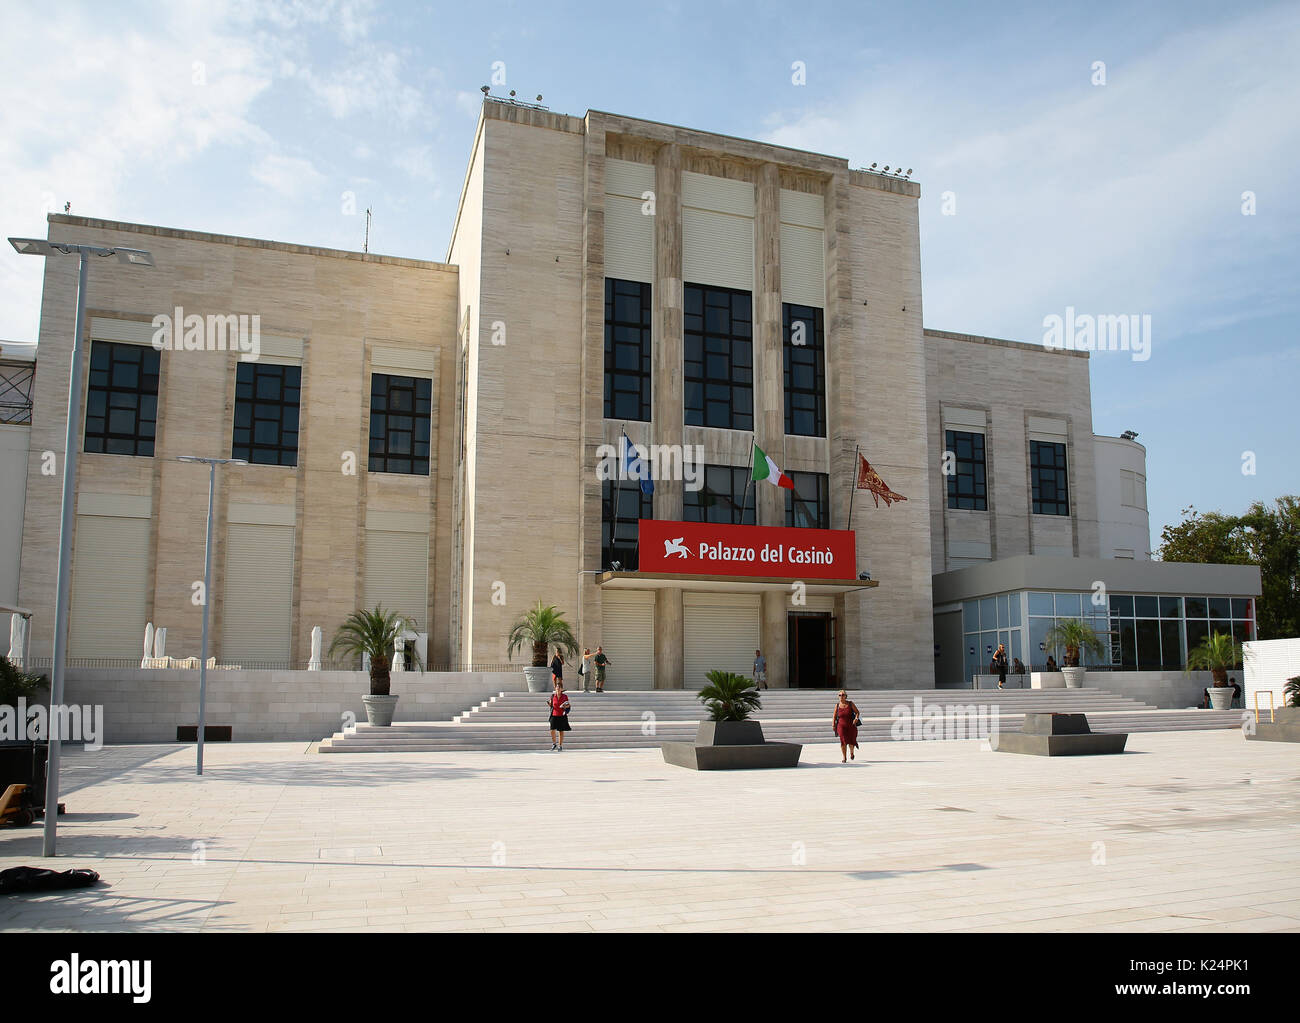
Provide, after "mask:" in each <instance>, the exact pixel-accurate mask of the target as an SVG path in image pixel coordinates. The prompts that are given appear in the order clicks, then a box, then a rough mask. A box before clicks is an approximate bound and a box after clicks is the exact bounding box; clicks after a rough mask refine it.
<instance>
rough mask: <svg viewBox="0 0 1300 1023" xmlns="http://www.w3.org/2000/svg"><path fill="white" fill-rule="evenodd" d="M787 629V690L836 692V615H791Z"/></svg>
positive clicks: (808, 612)
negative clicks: (788, 658)
mask: <svg viewBox="0 0 1300 1023" xmlns="http://www.w3.org/2000/svg"><path fill="white" fill-rule="evenodd" d="M786 628H787V650H788V651H789V657H790V667H789V678H790V688H791V689H838V688H839V684H840V683H839V675H838V672H837V671H836V668H835V616H834V615H832V614H829V613H826V612H820V611H796V612H791V613H790V614H789V616H788V618H787V626H786Z"/></svg>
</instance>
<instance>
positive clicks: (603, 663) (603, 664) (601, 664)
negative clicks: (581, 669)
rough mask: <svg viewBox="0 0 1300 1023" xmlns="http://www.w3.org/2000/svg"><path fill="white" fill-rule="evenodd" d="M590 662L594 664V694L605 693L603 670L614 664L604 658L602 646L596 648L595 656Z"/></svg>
mask: <svg viewBox="0 0 1300 1023" xmlns="http://www.w3.org/2000/svg"><path fill="white" fill-rule="evenodd" d="M592 660H593V661H595V662H596V692H598V693H603V692H604V691H605V669H606V668H607V667H609V665H611V664H613V663H614V662H613V661H611V660H610V659H609V658H608V657H606V656H605V648H604V647H603V646H598V647H596V656H595V657H593V658H592Z"/></svg>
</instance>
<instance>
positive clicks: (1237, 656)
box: [1187, 632, 1241, 688]
mask: <svg viewBox="0 0 1300 1023" xmlns="http://www.w3.org/2000/svg"><path fill="white" fill-rule="evenodd" d="M1240 663H1241V648H1240V647H1239V646H1237V643H1236V640H1234V639H1233V638H1232V636H1231V635H1229V634H1228V633H1226V632H1216V633H1214V634H1212V635H1209V636H1206V637H1205V638H1204V639H1203V640H1201V644H1200V646H1198V647H1196V648H1195V649H1193V650H1188V651H1187V670H1188V672H1191V671H1193V670H1199V671H1209V672H1210V673H1211V674H1212V675H1213V676H1214V684H1215V686H1217V687H1220V688H1221V687H1223V686H1226V685H1227V684H1228V669H1229V668H1235V667H1237V665H1239V664H1240Z"/></svg>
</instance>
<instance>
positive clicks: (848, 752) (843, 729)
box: [831, 689, 862, 764]
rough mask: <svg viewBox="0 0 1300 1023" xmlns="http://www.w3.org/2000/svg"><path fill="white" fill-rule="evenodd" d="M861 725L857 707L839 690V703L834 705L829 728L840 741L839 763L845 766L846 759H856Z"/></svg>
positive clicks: (845, 693) (846, 693)
mask: <svg viewBox="0 0 1300 1023" xmlns="http://www.w3.org/2000/svg"><path fill="white" fill-rule="evenodd" d="M860 724H862V715H861V714H859V713H858V708H857V705H856V704H854V702H853V701H852V700H850V699H849V694H848V692H847V691H846V690H844V689H841V690H840V700H839V703H837V704H836V705H835V714H834V716H833V717H832V718H831V727H832V728H833V729H834V730H835V735H836V737H837V738H838V739H839V740H840V763H841V764H847V763H848V759H847V758H848V757H852V758H853V759H854V760H856V759H857V757H856V756H854V751H855V750H856V749H857V748H858V725H860Z"/></svg>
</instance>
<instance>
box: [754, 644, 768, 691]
mask: <svg viewBox="0 0 1300 1023" xmlns="http://www.w3.org/2000/svg"><path fill="white" fill-rule="evenodd" d="M754 685H755V686H757V687H758V688H759V689H766V688H767V658H766V657H764V656H763V651H762V650H755V651H754Z"/></svg>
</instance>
